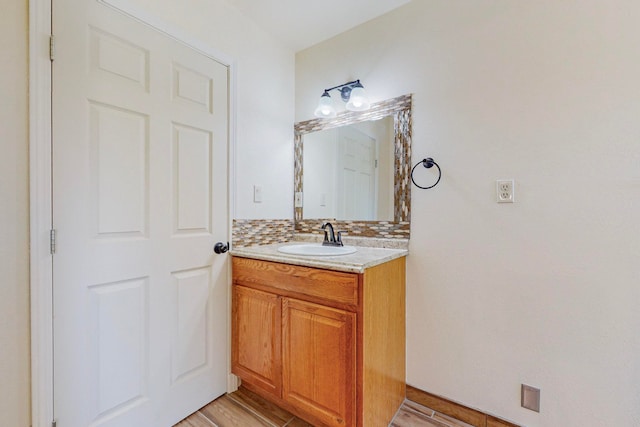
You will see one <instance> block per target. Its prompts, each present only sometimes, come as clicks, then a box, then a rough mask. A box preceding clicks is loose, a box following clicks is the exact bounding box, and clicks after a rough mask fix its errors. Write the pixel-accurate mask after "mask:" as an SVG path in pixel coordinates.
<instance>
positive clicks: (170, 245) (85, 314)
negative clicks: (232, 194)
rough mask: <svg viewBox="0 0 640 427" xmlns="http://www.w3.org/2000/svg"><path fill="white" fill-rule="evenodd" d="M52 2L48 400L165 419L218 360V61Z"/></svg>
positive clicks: (223, 224) (169, 420) (96, 415)
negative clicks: (53, 246)
mask: <svg viewBox="0 0 640 427" xmlns="http://www.w3.org/2000/svg"><path fill="white" fill-rule="evenodd" d="M53 5H54V22H53V26H54V33H55V34H56V60H55V62H54V65H53V76H54V77H53V91H54V93H53V139H54V141H53V187H54V190H53V206H54V209H53V217H54V227H55V228H56V229H57V231H58V247H57V253H56V254H55V256H54V284H53V286H54V291H53V292H54V326H53V328H54V374H55V379H54V394H55V396H54V411H55V416H56V418H57V419H58V425H61V426H70V427H76V426H77V427H84V426H95V427H97V426H105V427H131V426H134V425H135V426H136V427H165V426H166V427H169V426H171V425H173V424H174V423H176V422H177V421H179V420H180V419H182V418H183V417H185V416H187V415H189V414H190V413H191V412H194V411H195V410H197V409H198V408H200V407H201V406H203V405H204V404H206V403H208V402H209V401H211V400H213V399H214V398H215V397H217V396H219V395H221V394H223V393H224V392H225V390H226V379H227V378H226V374H227V372H226V371H227V351H228V350H227V345H228V344H227V343H228V337H227V301H228V299H227V292H228V291H227V289H228V259H227V258H228V257H227V256H216V255H214V254H213V251H212V248H213V245H214V243H215V242H216V241H218V240H222V241H227V240H228V237H229V236H228V213H227V212H228V206H227V149H228V147H227V144H228V141H227V121H228V120H227V119H228V113H227V104H228V93H227V87H228V83H227V74H228V70H227V67H226V66H224V65H221V64H220V63H218V62H216V61H215V60H213V59H211V58H209V57H207V56H205V55H203V54H201V53H199V52H196V51H195V50H193V49H191V48H189V47H187V46H186V45H183V44H181V43H179V42H177V41H176V40H174V39H171V38H169V37H167V36H165V35H163V34H161V33H160V32H157V31H155V30H154V29H152V28H151V27H148V26H146V25H144V24H142V23H140V22H138V21H136V20H134V19H131V18H129V17H126V16H124V15H122V14H120V13H118V12H117V11H115V10H113V9H111V8H109V7H106V6H104V5H102V4H100V3H98V2H96V1H81V0H60V1H56V2H54V3H53Z"/></svg>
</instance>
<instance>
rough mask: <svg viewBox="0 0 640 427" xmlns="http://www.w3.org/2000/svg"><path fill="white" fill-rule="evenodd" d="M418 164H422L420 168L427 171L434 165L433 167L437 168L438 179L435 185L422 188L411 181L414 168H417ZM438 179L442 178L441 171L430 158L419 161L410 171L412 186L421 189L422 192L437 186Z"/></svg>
mask: <svg viewBox="0 0 640 427" xmlns="http://www.w3.org/2000/svg"><path fill="white" fill-rule="evenodd" d="M419 164H422V166H424V167H425V168H427V169H429V168H431V167H433V166H434V165H435V167H437V168H438V179H437V180H436V182H435V184H433V185H430V186H429V187H423V186H421V185H418V184H417V183H416V181H415V179H413V171H414V170H416V168H417V167H418V165H419ZM440 178H442V170H440V166H438V164H437V163H436V162H435V161H434V160H433V159H432V158H431V157H427V158H426V159H422V160H421V161H419V162H418V163H416V165H415V166H414V167H413V168H412V169H411V182H413V184H414V185H415V186H416V187H418V188H422V189H423V190H428V189H430V188H433V187H435V186H436V185H438V183H439V182H440Z"/></svg>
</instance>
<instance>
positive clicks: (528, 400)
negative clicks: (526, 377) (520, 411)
mask: <svg viewBox="0 0 640 427" xmlns="http://www.w3.org/2000/svg"><path fill="white" fill-rule="evenodd" d="M520 405H521V406H522V407H523V408H526V409H531V410H532V411H535V412H540V389H539V388H535V387H531V386H530V385H526V384H522V388H521V391H520Z"/></svg>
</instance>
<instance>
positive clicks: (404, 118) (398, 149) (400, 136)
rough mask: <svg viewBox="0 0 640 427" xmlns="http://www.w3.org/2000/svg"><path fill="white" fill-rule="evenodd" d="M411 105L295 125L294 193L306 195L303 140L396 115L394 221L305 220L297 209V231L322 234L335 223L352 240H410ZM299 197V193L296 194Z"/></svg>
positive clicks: (389, 103) (402, 99)
mask: <svg viewBox="0 0 640 427" xmlns="http://www.w3.org/2000/svg"><path fill="white" fill-rule="evenodd" d="M411 104H412V96H411V95H403V96H399V97H397V98H393V99H389V100H386V101H382V102H378V103H375V104H372V105H371V108H370V109H369V110H367V111H364V112H353V111H344V112H342V113H340V114H338V116H337V117H335V118H333V119H313V120H307V121H304V122H298V123H296V124H295V126H294V131H295V143H294V150H295V151H294V164H295V177H294V192H295V193H299V192H302V191H303V189H302V177H303V170H302V164H303V160H302V159H303V157H302V138H303V136H304V135H305V134H307V133H310V132H317V131H320V130H325V129H332V128H336V127H340V126H346V125H350V124H353V123H359V122H364V121H368V120H379V119H382V118H384V117H387V116H393V126H394V133H395V141H394V152H395V156H394V157H395V159H394V179H393V186H394V203H393V212H394V214H393V216H394V220H393V221H359V220H336V219H335V218H319V219H303V218H302V209H303V208H302V207H299V208H294V216H293V217H294V220H295V232H296V233H318V231H317V230H318V228H319V227H320V224H321V223H322V222H324V221H331V222H332V223H333V225H334V227H336V229H337V230H343V231H345V232H347V234H348V235H349V236H350V237H377V238H393V239H408V238H409V229H410V220H411V181H410V179H411V178H410V174H411V137H412V135H411V128H412V119H411ZM294 198H295V194H294Z"/></svg>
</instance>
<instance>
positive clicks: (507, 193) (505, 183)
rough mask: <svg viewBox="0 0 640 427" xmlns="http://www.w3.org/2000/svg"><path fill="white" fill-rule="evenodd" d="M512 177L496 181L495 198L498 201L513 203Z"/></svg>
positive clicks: (513, 185)
mask: <svg viewBox="0 0 640 427" xmlns="http://www.w3.org/2000/svg"><path fill="white" fill-rule="evenodd" d="M514 187H515V184H514V181H513V179H499V180H497V181H496V198H497V202H498V203H513V188H514Z"/></svg>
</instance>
